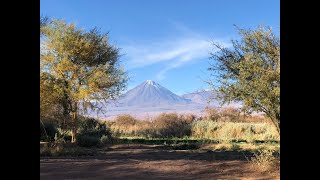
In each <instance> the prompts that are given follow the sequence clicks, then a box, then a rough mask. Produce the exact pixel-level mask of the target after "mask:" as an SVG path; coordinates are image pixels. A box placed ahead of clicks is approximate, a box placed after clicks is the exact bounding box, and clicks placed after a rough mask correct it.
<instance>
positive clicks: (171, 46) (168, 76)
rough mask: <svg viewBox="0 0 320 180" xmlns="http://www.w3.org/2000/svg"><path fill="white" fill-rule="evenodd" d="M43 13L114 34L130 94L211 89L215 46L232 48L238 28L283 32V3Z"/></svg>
mask: <svg viewBox="0 0 320 180" xmlns="http://www.w3.org/2000/svg"><path fill="white" fill-rule="evenodd" d="M40 14H41V15H46V16H49V17H50V18H59V19H64V20H65V21H67V22H74V23H76V24H77V25H78V26H79V27H81V28H84V29H90V28H93V27H95V26H96V27H99V28H101V30H102V31H104V32H109V37H110V42H111V43H112V44H114V45H116V46H117V47H119V48H121V50H120V53H121V54H122V56H121V58H120V59H121V62H122V65H123V67H124V69H125V70H127V71H128V75H129V77H130V81H129V82H128V89H131V88H133V87H135V86H136V85H138V84H140V83H141V82H143V81H144V80H147V79H150V80H154V81H156V82H158V83H160V84H161V85H163V86H164V87H166V88H168V89H169V90H171V91H173V92H174V93H176V94H178V95H181V94H184V93H188V92H193V91H195V90H200V89H207V88H208V86H207V85H206V83H205V82H204V81H205V80H208V78H209V72H207V70H206V69H207V68H208V66H209V64H208V57H209V52H210V51H213V49H212V47H211V46H210V41H216V42H219V43H221V44H224V45H225V46H230V40H231V39H236V38H237V32H236V29H235V28H234V26H233V25H234V24H235V25H237V26H239V27H243V28H256V27H257V26H258V25H259V24H264V25H267V26H271V27H273V29H274V30H275V32H276V33H277V34H279V29H280V1H279V0H242V1H238V0H91V1H89V0H67V1H66V0H41V1H40Z"/></svg>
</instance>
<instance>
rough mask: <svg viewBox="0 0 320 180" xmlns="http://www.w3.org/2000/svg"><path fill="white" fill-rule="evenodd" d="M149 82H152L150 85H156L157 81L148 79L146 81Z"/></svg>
mask: <svg viewBox="0 0 320 180" xmlns="http://www.w3.org/2000/svg"><path fill="white" fill-rule="evenodd" d="M145 82H146V83H147V84H150V85H155V84H156V82H154V81H152V80H146V81H145Z"/></svg>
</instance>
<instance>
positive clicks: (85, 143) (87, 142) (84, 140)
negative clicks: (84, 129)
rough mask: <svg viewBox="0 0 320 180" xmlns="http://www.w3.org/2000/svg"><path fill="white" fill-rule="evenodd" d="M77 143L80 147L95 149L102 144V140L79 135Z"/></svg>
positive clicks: (96, 137)
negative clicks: (94, 147)
mask: <svg viewBox="0 0 320 180" xmlns="http://www.w3.org/2000/svg"><path fill="white" fill-rule="evenodd" d="M77 143H78V145H79V146H80V147H93V146H98V145H99V144H100V138H99V137H98V136H88V135H82V134H80V135H78V136H77Z"/></svg>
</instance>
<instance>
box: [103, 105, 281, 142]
mask: <svg viewBox="0 0 320 180" xmlns="http://www.w3.org/2000/svg"><path fill="white" fill-rule="evenodd" d="M206 112H207V114H206V116H205V117H204V118H203V117H202V118H199V117H198V118H197V117H196V116H194V115H192V114H187V115H179V114H177V113H162V114H160V115H158V116H157V117H155V118H154V119H153V120H151V121H146V120H137V119H136V118H134V117H132V116H130V115H122V116H118V117H117V118H116V119H115V120H114V121H108V122H107V124H108V127H110V129H111V131H112V134H113V135H115V136H122V137H125V136H127V137H128V136H131V137H132V136H134V137H143V138H173V137H177V138H186V137H188V138H196V139H212V140H218V141H224V142H225V141H227V142H230V141H234V140H245V141H248V142H252V141H255V140H259V141H265V140H279V139H280V138H279V135H278V133H277V131H276V128H275V127H274V126H273V125H272V124H271V123H270V122H268V119H267V118H264V117H254V116H249V115H247V116H242V115H240V112H239V111H238V110H234V109H230V108H228V109H221V110H213V109H211V110H210V109H207V110H206Z"/></svg>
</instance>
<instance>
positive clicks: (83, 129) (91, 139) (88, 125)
mask: <svg viewBox="0 0 320 180" xmlns="http://www.w3.org/2000/svg"><path fill="white" fill-rule="evenodd" d="M79 129H80V130H79V134H78V135H77V143H78V145H79V146H82V147H92V146H98V145H100V143H102V140H103V144H105V143H108V142H111V138H112V136H111V132H110V130H109V129H108V128H107V126H106V124H105V123H101V122H99V121H97V120H95V119H93V118H87V119H85V120H83V121H82V122H81V124H80V128H79ZM102 137H103V138H102Z"/></svg>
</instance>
